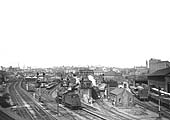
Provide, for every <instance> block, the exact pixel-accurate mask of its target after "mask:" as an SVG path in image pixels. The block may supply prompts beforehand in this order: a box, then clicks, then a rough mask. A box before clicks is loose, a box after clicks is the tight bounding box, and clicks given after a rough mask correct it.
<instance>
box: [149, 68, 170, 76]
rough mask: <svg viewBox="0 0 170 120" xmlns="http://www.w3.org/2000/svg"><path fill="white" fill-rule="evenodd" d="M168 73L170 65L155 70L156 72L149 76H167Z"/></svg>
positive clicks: (169, 72)
mask: <svg viewBox="0 0 170 120" xmlns="http://www.w3.org/2000/svg"><path fill="white" fill-rule="evenodd" d="M168 74H170V67H169V68H165V69H161V70H158V71H155V72H153V73H151V74H149V75H148V76H149V77H150V76H167V75H168Z"/></svg>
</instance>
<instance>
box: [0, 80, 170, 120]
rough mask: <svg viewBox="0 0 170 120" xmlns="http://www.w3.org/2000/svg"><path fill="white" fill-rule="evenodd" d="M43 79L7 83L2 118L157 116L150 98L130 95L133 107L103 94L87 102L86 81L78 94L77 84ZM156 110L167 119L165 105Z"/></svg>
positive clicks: (134, 119) (144, 119) (152, 119)
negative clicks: (8, 104) (7, 97)
mask: <svg viewBox="0 0 170 120" xmlns="http://www.w3.org/2000/svg"><path fill="white" fill-rule="evenodd" d="M35 80H36V79H35ZM42 83H43V84H42ZM44 83H45V82H42V81H41V82H40V81H39V82H37V80H36V82H35V81H34V83H33V82H32V81H29V80H27V79H25V78H22V79H18V80H17V81H15V82H10V83H8V85H7V88H6V89H7V92H8V93H9V94H10V98H11V100H10V101H11V104H12V107H10V108H7V109H4V110H3V109H2V108H1V110H2V111H1V112H2V113H0V115H1V117H2V118H3V119H4V120H16V119H17V120H157V119H159V114H158V113H159V111H158V109H159V108H158V105H157V104H154V103H153V102H151V101H141V100H139V99H138V98H136V97H134V105H133V107H126V108H124V107H117V106H115V105H113V103H112V102H111V101H110V100H109V99H107V98H98V99H96V100H95V101H90V99H88V101H89V102H86V101H85V99H83V97H84V94H85V92H87V94H86V95H89V87H88V84H85V83H83V85H84V86H83V88H82V89H83V90H84V91H85V92H84V91H83V92H84V94H81V93H83V92H82V90H80V88H81V87H80V88H79V87H78V84H74V85H71V87H70V86H68V85H67V86H65V84H63V83H62V82H61V81H58V82H50V83H48V82H46V83H45V84H44ZM32 84H34V85H33V86H32ZM80 84H81V83H80ZM84 87H85V88H86V89H85V88H84ZM66 88H67V89H66ZM77 94H79V95H77ZM81 95H82V97H81ZM5 110H6V111H8V112H6V111H5ZM160 110H161V119H162V120H168V119H170V112H169V110H168V109H167V108H164V107H161V108H160ZM3 111H4V112H3ZM5 113H6V114H5Z"/></svg>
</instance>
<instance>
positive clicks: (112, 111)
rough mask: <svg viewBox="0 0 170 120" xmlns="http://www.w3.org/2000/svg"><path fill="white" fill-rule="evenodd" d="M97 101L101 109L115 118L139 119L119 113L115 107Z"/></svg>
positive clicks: (120, 119)
mask: <svg viewBox="0 0 170 120" xmlns="http://www.w3.org/2000/svg"><path fill="white" fill-rule="evenodd" d="M97 103H98V104H99V105H100V106H101V107H102V109H104V110H105V111H107V113H108V114H109V115H110V116H111V117H112V118H113V119H115V120H139V119H137V118H135V117H132V116H130V115H128V114H124V113H120V112H119V111H117V110H116V109H114V108H112V107H110V106H108V105H107V104H105V103H104V102H103V101H100V100H99V101H97Z"/></svg>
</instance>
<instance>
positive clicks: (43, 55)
mask: <svg viewBox="0 0 170 120" xmlns="http://www.w3.org/2000/svg"><path fill="white" fill-rule="evenodd" d="M0 45H1V46H0V66H10V65H12V66H18V64H19V65H20V67H22V66H24V65H25V66H33V67H52V66H60V65H73V66H74V65H104V66H115V67H121V68H123V67H134V66H141V65H145V63H146V60H149V59H150V58H158V59H161V60H170V1H169V0H58V1H57V0H1V1H0Z"/></svg>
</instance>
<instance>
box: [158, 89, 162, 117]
mask: <svg viewBox="0 0 170 120" xmlns="http://www.w3.org/2000/svg"><path fill="white" fill-rule="evenodd" d="M158 89H159V103H158V104H159V108H158V112H159V118H161V93H160V90H161V88H160V87H159V88H158Z"/></svg>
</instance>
